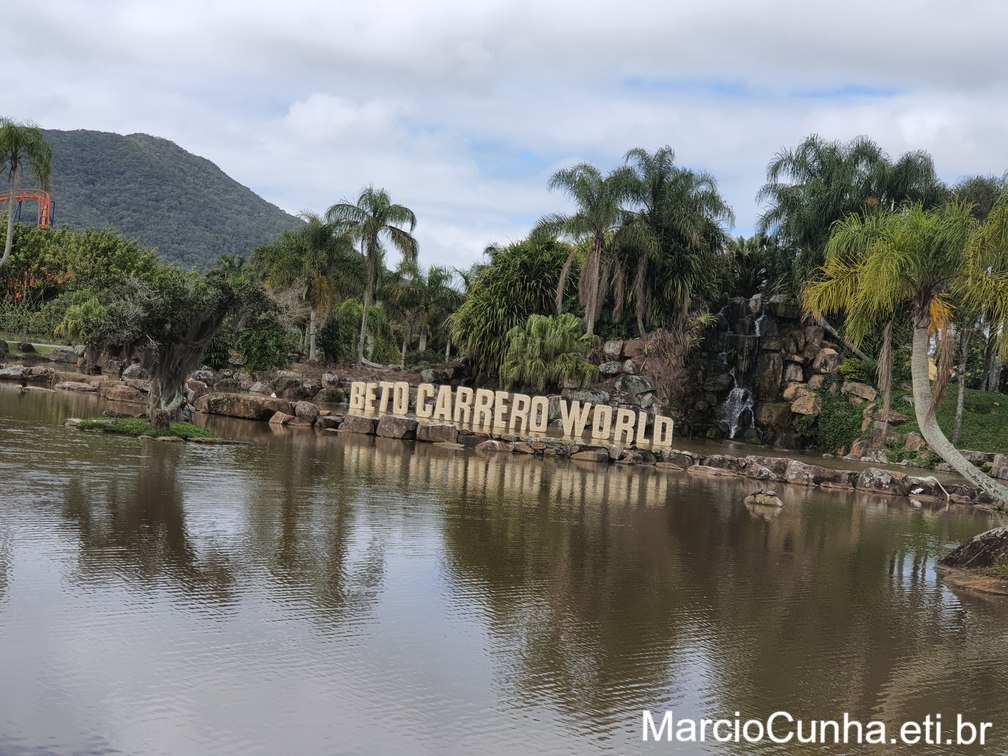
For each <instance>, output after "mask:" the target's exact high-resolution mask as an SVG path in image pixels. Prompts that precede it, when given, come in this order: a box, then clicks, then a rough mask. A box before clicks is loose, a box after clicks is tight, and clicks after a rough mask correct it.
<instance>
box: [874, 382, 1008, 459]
mask: <svg viewBox="0 0 1008 756" xmlns="http://www.w3.org/2000/svg"><path fill="white" fill-rule="evenodd" d="M958 391H959V387H958V386H956V385H955V384H953V385H951V386H949V388H948V391H946V392H945V396H944V397H942V400H941V402H939V404H938V425H940V426H941V429H942V430H943V431H945V435H947V436H948V437H949V438H950V439H951V438H952V428H953V427H954V425H955V410H956V395H957V393H958ZM907 393H908V394H909V392H907ZM894 394H895V395H894V396H893V409H894V410H895V411H897V412H899V413H901V414H903V415H906V416H907V418H908V419H907V422H906V423H903V424H902V425H899V426H897V429H898V430H899V432H900V433H908V432H909V431H919V428H918V427H917V419H916V418H915V417H914V409H913V407H912V406H910V404H908V403H907V402H905V401H904V400H903V398H902V395H900V394H896V393H895V392H894ZM1006 427H1008V395H1005V394H996V393H990V392H987V391H977V390H975V389H966V400H965V404H964V407H963V421H962V438H961V439H960V441H959V444H958V446H959V448H960V449H973V450H975V451H984V452H999V453H1001V454H1008V433H1005V428H1006Z"/></svg>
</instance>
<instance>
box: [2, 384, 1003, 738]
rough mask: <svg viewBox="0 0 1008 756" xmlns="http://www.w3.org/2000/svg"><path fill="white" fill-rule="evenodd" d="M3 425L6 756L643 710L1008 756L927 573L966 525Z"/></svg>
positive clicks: (682, 481)
mask: <svg viewBox="0 0 1008 756" xmlns="http://www.w3.org/2000/svg"><path fill="white" fill-rule="evenodd" d="M6 398H7V397H6V396H5V395H2V394H0V418H2V419H0V451H2V454H0V477H3V478H4V482H5V489H4V491H5V494H6V495H5V496H4V497H3V498H0V664H2V665H3V668H4V670H5V675H6V679H7V680H8V681H10V684H9V685H7V686H5V687H4V688H3V689H0V730H2V731H3V732H5V733H11V737H12V738H13V740H11V741H10V742H11V744H12V745H11V746H10V747H9V748H8V745H7V742H6V741H5V742H0V750H3V751H7V750H14V748H15V745H14V744H15V743H18V742H20V743H22V744H24V743H27V744H28V746H29V748H28V750H29V751H31V750H33V749H32V748H30V746H32V745H36V746H38V745H39V744H45V743H48V744H50V746H47V748H48V750H50V751H55V752H73V751H79V750H84V749H86V748H88V747H90V746H88V744H89V743H90V744H95V743H103V744H107V745H103V746H102V747H103V748H104V747H108V748H119V749H120V750H125V751H128V752H138V751H145V750H146V751H151V750H158V745H157V744H159V743H161V742H162V740H161V739H164V738H168V739H173V738H177V739H178V740H177V741H173V742H182V743H185V745H186V748H185V750H186V751H187V752H220V751H234V752H243V753H245V752H249V751H255V750H256V748H255V747H253V746H251V745H250V743H252V744H255V743H258V744H260V748H261V750H265V751H271V752H279V751H288V752H289V751H305V752H320V751H324V752H331V751H336V750H346V751H355V752H359V751H369V752H373V751H385V752H387V751H399V750H410V749H411V748H412V749H413V750H416V749H417V748H418V747H419V748H420V750H426V751H437V752H442V751H459V752H471V751H474V750H477V749H480V750H490V751H495V752H499V751H515V752H529V751H559V750H568V751H571V750H573V751H579V752H580V751H592V750H605V749H612V750H616V751H621V752H622V751H626V750H629V749H631V748H634V747H636V745H637V742H638V739H639V722H640V719H639V717H640V710H641V709H642V708H652V709H657V710H660V709H663V708H675V710H676V712H677V715H678V716H690V715H695V716H702V715H725V714H727V715H731V714H732V713H733V712H734V711H742V712H744V713H745V715H746V716H765V715H767V714H769V713H770V712H772V711H775V710H778V709H786V710H789V711H792V712H794V713H795V714H798V715H802V716H805V717H807V718H813V717H835V716H838V715H839V714H841V713H842V712H843V711H845V710H847V711H851V712H852V714H854V715H856V716H860V717H863V718H869V717H880V718H884V719H886V720H887V721H890V722H899V721H902V720H904V719H922V718H923V716H924V715H925V714H928V713H933V712H937V711H943V712H946V713H947V714H954V712H956V711H963V712H966V713H968V714H969V715H970V716H972V717H973V718H975V719H989V720H992V721H994V722H995V732H996V733H997V732H999V731H1001V732H1002V734H1001V735H1000V738H1001V739H1000V741H999V744H1000V745H1001V746H1002V747H1001V749H1000V750H1004V747H1003V746H1004V745H1005V743H1006V741H1005V739H1004V734H1003V732H1004V731H1005V726H1006V725H1008V723H1006V722H1004V719H1003V716H1004V712H1003V706H1002V703H1001V702H1003V701H1004V700H1005V698H1006V695H1008V682H1006V681H1008V661H1006V660H1005V658H1004V654H1003V648H1004V643H1005V641H1006V640H1008V629H1006V628H1008V603H1005V602H991V601H985V600H981V599H976V598H971V597H960V596H957V595H955V594H953V593H951V592H950V591H948V590H947V589H945V588H944V587H942V585H941V584H940V583H938V582H936V580H935V578H934V573H933V570H932V566H933V562H934V559H935V557H936V555H938V554H939V553H941V552H942V551H943V550H944V549H945V548H946V547H947V546H948V545H949V544H951V543H954V542H958V541H960V540H963V539H965V538H967V537H969V536H971V535H973V534H974V533H977V532H979V531H981V530H983V529H985V528H986V527H988V526H989V522H990V521H989V519H988V517H987V516H986V515H983V514H982V513H977V512H973V511H971V510H968V509H964V508H952V509H949V510H948V511H945V510H944V508H943V507H941V506H940V505H936V506H935V507H930V506H927V505H925V506H923V507H920V508H915V507H913V506H911V505H910V504H908V503H906V502H905V501H902V500H899V499H892V498H888V497H867V496H863V495H855V494H853V493H839V492H824V491H819V490H815V489H804V488H800V487H794V486H791V487H782V488H781V489H780V493H781V494H782V497H783V499H784V503H785V506H784V508H783V509H781V510H775V511H774V513H772V516H769V517H766V516H763V515H762V513H755V514H754V513H753V512H751V511H750V510H748V509H747V508H746V507H745V506H744V504H743V503H742V500H743V498H744V496H745V495H746V494H747V493H749V492H750V491H751V490H752V489H753V488H754V487H755V485H756V484H754V483H753V482H751V481H737V480H731V479H724V478H698V477H693V476H689V475H686V474H683V473H675V472H669V471H665V470H660V469H653V468H645V469H639V468H627V467H620V466H597V465H585V464H577V463H572V462H569V461H564V460H539V459H531V458H527V457H522V456H520V455H515V456H506V457H499V456H494V455H482V454H474V453H471V452H467V451H460V450H453V449H447V448H441V447H437V446H433V445H429V444H412V443H403V442H399V441H394V440H389V439H377V438H373V437H363V436H354V435H347V434H339V433H320V432H315V431H306V430H297V429H280V430H279V432H277V431H276V429H273V430H271V429H269V428H266V427H264V426H263V425H260V424H254V423H238V422H232V423H229V422H228V421H223V420H218V419H215V420H214V422H215V423H219V426H218V427H220V428H221V429H222V430H224V431H225V432H229V433H231V432H233V433H235V434H243V436H244V438H245V439H246V440H247V441H248V442H249V443H247V444H246V445H244V446H238V447H198V446H186V445H169V444H157V443H151V442H148V443H143V442H139V441H136V440H133V439H123V438H115V437H107V436H91V435H88V434H82V433H70V432H68V431H65V430H64V429H63V428H61V427H59V425H58V420H59V419H61V418H62V417H64V416H66V414H69V413H73V414H89V412H87V411H84V412H82V409H83V410H88V406H86V403H87V401H92V402H93V400H90V398H88V399H85V400H81V399H79V398H76V397H73V398H70V399H67V400H66V401H64V398H63V397H54V396H53V395H44V396H41V397H39V399H38V401H34V402H26V401H24V400H23V399H21V398H18V399H17V400H15V401H13V402H7V401H6ZM82 401H83V404H82ZM91 406H92V407H93V406H94V405H93V404H92V405H91ZM90 414H93V412H90ZM43 451H44V453H40V452H43ZM162 596H166V597H167V600H166V601H164V602H161V601H159V600H152V598H151V597H154V599H159V597H162ZM191 608H196V609H198V610H199V611H197V612H194V613H193V612H190V611H189V610H190V609H191ZM141 609H142V614H143V617H142V618H141V617H140V616H139V614H140V613H141V612H140V610H141ZM192 614H195V615H197V616H196V618H193V616H191V615H192ZM152 630H154V631H155V632H154V633H153V634H152V632H151V631H152ZM102 644H104V646H103V645H102ZM52 648H61V649H70V650H71V651H72V654H67V653H63V654H61V655H59V656H58V659H59V663H54V662H52V661H50V657H51V656H52V655H53V652H52V651H51V649H52ZM15 649H16V652H15ZM103 649H104V651H103ZM123 649H129V650H130V654H129V655H126V656H127V658H129V659H131V660H132V662H131V663H130V664H126V663H122V664H118V665H117V664H116V663H115V659H116V658H117V656H118V655H120V654H123ZM92 651H94V652H95V653H96V654H97V656H96V659H98V660H101V661H102V664H104V665H105V666H106V667H108V668H109V669H110V670H114V673H109V672H106V670H105V669H104V668H103V667H102V666H101V665H99V664H98V663H97V662H96V663H95V664H90V665H89V662H90V657H91V652H92ZM103 653H104V656H103V655H102V654H103ZM68 659H70V660H71V661H68ZM138 680H141V681H142V683H141V682H138ZM123 689H125V690H126V691H128V694H127V693H124V692H122V690H123ZM135 690H139V691H140V693H141V694H143V695H146V696H147V698H144V697H143V695H139V694H135ZM221 690H227V691H228V692H229V693H228V696H227V700H226V702H222V701H221V700H220V699H221V696H220V691H221ZM5 691H6V692H5ZM15 691H16V693H15ZM152 691H154V692H152ZM155 692H156V694H155ZM82 702H98V703H96V704H92V703H87V705H85V704H84V703H82ZM115 702H121V704H122V707H123V708H122V709H121V710H116V709H115V706H114V704H115ZM127 704H129V706H127ZM55 705H58V706H64V707H67V708H68V709H74V710H76V709H79V708H82V707H83V709H84V710H85V714H86V716H85V715H84V714H81V713H79V712H78V714H77V716H76V717H68V718H66V722H68V723H69V724H52V723H49V724H46V723H44V722H40V721H38V720H36V719H35V718H33V717H32V716H31V715H30V713H29V712H30V711H31V710H40V711H41V710H46V708H47V707H50V706H55ZM88 707H91V708H88ZM115 711H118V712H119V713H118V715H117V716H114V715H113V713H114V712H115ZM127 711H128V716H127V715H126V714H123V713H122V712H127ZM376 711H377V712H384V714H383V715H382V716H384V717H387V718H389V720H390V721H392V722H394V725H395V726H387V727H383V728H377V727H375V726H374V722H375V721H376V720H375V716H376V715H375V713H374V712H376ZM62 721H63V720H60V722H62ZM194 723H196V724H194ZM999 724H1000V727H999V726H998V725H999ZM194 727H196V728H198V729H200V731H201V733H203V734H202V735H201V736H200V737H197V736H195V735H192V734H191V730H192V729H193V728H194ZM404 732H409V733H412V735H411V736H410V737H409V738H406V739H405V740H404V739H403V733H404ZM183 734H185V736H183ZM201 738H202V739H201ZM163 742H168V741H167V740H165V741H163ZM263 744H265V745H263ZM18 747H20V746H18ZM767 750H769V749H767ZM921 752H927V751H926V750H924V749H922V750H921Z"/></svg>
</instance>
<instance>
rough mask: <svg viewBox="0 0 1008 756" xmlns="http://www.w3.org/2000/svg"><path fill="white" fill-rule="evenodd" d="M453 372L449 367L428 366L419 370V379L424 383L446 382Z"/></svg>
mask: <svg viewBox="0 0 1008 756" xmlns="http://www.w3.org/2000/svg"><path fill="white" fill-rule="evenodd" d="M454 374H455V371H454V370H453V369H452V368H449V367H430V368H425V369H423V370H421V371H420V379H421V380H422V381H423V382H424V383H448V382H449V381H450V380H451V379H452V377H453V376H454Z"/></svg>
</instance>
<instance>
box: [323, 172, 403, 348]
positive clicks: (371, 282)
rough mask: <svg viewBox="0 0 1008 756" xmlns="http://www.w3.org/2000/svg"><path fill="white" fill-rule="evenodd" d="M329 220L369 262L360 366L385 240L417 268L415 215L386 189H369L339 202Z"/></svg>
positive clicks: (362, 322) (362, 324) (359, 343)
mask: <svg viewBox="0 0 1008 756" xmlns="http://www.w3.org/2000/svg"><path fill="white" fill-rule="evenodd" d="M326 219H327V220H328V221H329V222H331V223H335V224H337V226H339V227H340V228H342V229H344V230H345V231H346V232H347V233H348V234H349V235H350V237H351V238H352V239H354V240H356V241H357V242H358V243H359V244H360V245H361V253H362V254H363V255H364V259H365V261H366V263H367V280H366V282H365V284H364V312H363V314H362V315H361V328H360V338H359V340H358V344H357V365H358V366H360V365H361V364H363V361H364V336H365V333H366V332H367V319H368V309H369V308H370V306H371V298H372V294H373V292H374V286H375V278H376V275H377V267H378V263H379V258H380V255H381V252H382V240H386V241H387V242H388V243H389V244H391V245H392V246H393V247H394V248H395V249H397V250H399V252H400V254H402V257H403V260H404V261H405V262H406V263H407V264H409V265H414V266H415V265H416V260H417V241H416V239H415V238H413V229H414V228H416V216H415V215H414V214H413V211H412V210H410V209H409V208H408V207H406V206H404V205H397V204H394V203H393V202H392V200H391V199H390V198H389V195H388V192H386V191H385V190H384V189H375V188H374V187H373V186H366V187H364V189H362V190H361V193H360V194H359V195H358V197H357V202H356V203H350V202H348V201H346V200H344V201H343V202H338V203H336V204H335V205H333V206H332V207H330V208H329V209H328V210H327V211H326Z"/></svg>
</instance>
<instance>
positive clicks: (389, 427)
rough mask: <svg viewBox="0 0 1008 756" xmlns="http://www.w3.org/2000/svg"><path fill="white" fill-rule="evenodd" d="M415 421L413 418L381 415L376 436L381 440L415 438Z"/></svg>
mask: <svg viewBox="0 0 1008 756" xmlns="http://www.w3.org/2000/svg"><path fill="white" fill-rule="evenodd" d="M416 429H417V421H416V418H414V417H401V416H399V415H382V417H381V419H380V420H379V421H378V429H377V431H376V434H377V435H379V436H382V437H383V438H416Z"/></svg>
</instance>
